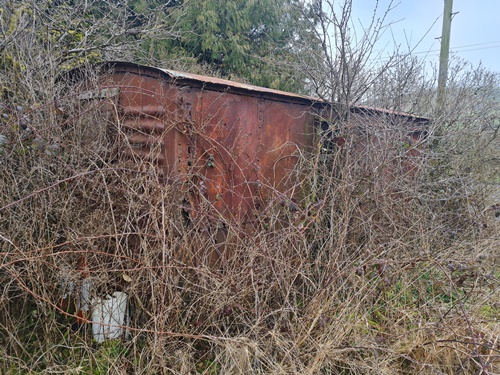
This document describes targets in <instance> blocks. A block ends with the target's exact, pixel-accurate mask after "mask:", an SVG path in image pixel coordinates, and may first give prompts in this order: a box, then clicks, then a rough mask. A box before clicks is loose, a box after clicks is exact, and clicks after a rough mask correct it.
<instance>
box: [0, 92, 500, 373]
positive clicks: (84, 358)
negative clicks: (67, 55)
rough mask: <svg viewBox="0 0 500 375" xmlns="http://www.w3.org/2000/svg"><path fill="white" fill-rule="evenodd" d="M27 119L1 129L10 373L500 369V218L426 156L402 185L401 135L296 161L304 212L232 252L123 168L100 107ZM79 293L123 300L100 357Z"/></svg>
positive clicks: (3, 284) (166, 193)
mask: <svg viewBox="0 0 500 375" xmlns="http://www.w3.org/2000/svg"><path fill="white" fill-rule="evenodd" d="M11 103H13V102H12V101H11ZM23 106H25V105H24V103H23ZM25 107H26V108H27V109H24V108H21V109H18V108H16V107H15V105H14V104H10V106H9V107H4V109H3V110H4V113H6V114H7V115H8V116H6V117H4V118H3V120H2V121H3V122H2V128H1V131H2V135H3V136H4V137H5V139H6V142H4V143H3V145H2V146H1V147H2V151H1V154H0V157H1V164H2V174H1V176H0V256H1V258H2V263H1V266H0V342H1V345H0V370H1V372H2V373H6V374H8V373H82V374H86V373H106V372H109V373H145V374H156V373H165V374H167V373H168V374H189V373H204V374H236V373H245V374H253V373H257V374H258V373H263V374H264V373H266V374H267V373H270V374H295V373H306V374H401V373H407V374H413V373H421V374H436V373H444V374H460V373H463V374H473V373H477V374H479V373H482V374H494V373H498V372H499V371H500V340H499V338H500V325H499V324H498V321H499V319H500V305H499V302H498V301H500V298H499V297H500V289H499V286H500V284H499V283H500V280H499V278H500V273H499V272H500V271H499V268H498V262H499V259H498V253H499V251H498V250H499V249H498V228H497V227H495V225H497V224H496V223H495V222H494V221H493V222H492V223H491V224H490V225H489V226H488V227H487V229H485V228H484V226H483V224H484V223H485V222H486V221H488V220H490V218H489V217H486V216H482V215H489V214H491V213H492V212H491V211H488V210H483V209H482V208H481V200H480V199H479V198H478V197H480V194H479V193H477V194H476V195H470V196H468V197H466V198H464V197H462V196H461V197H460V198H454V195H453V194H450V192H459V191H463V189H465V188H467V189H468V188H469V187H468V186H465V187H464V186H457V185H450V184H447V183H448V180H447V179H442V175H441V177H439V176H438V177H436V172H435V170H436V168H437V167H436V162H435V160H429V158H427V157H426V153H425V152H423V153H422V154H419V155H417V156H416V157H415V159H414V160H412V163H415V164H416V165H418V171H413V172H412V173H409V174H405V173H403V172H402V171H403V170H404V169H405V168H404V165H403V164H404V163H407V161H405V160H406V159H405V158H407V150H406V148H407V146H400V145H401V144H402V143H401V142H399V141H396V140H399V139H400V138H398V137H401V136H402V134H397V132H395V131H394V129H392V130H391V129H385V130H384V131H385V132H387V134H386V135H387V138H380V137H379V135H377V136H376V137H368V138H367V139H368V142H373V143H372V144H371V146H372V147H366V148H365V151H361V150H360V149H359V147H356V142H358V141H359V137H358V136H357V135H356V133H352V132H351V133H350V132H347V131H346V133H345V134H344V135H345V138H346V143H345V145H344V146H343V147H340V148H334V149H332V150H328V151H327V152H323V153H321V154H318V155H304V156H303V162H302V166H301V168H303V170H304V171H305V172H304V173H307V174H308V178H306V181H308V183H307V184H305V185H304V187H302V189H303V201H302V202H298V203H300V204H297V205H296V207H295V206H294V209H293V210H291V209H289V207H288V206H286V205H285V207H283V204H282V202H281V201H280V199H278V197H277V198H276V201H275V202H269V206H268V207H267V209H266V210H264V212H265V214H263V216H262V223H261V224H262V225H260V226H258V227H259V229H256V230H255V231H254V232H252V234H251V235H248V234H247V235H244V234H242V233H243V232H244V231H243V230H242V229H241V228H240V227H238V225H237V224H231V225H229V224H228V225H227V226H226V228H224V229H225V232H224V236H222V239H221V237H220V236H219V234H218V233H217V231H216V230H215V229H214V228H213V227H211V226H210V225H207V224H206V223H207V222H210V218H207V221H204V220H202V219H200V220H198V221H196V222H195V221H194V220H190V219H189V217H187V216H186V212H185V210H184V209H183V201H182V198H179V194H178V191H177V190H176V189H175V188H173V187H172V186H171V185H169V184H161V183H159V176H158V175H157V169H156V168H155V167H154V166H153V165H150V164H148V163H146V162H144V161H140V160H135V161H133V162H130V161H129V162H126V163H125V162H121V161H119V160H118V159H117V158H116V153H115V151H116V148H117V147H118V144H120V142H122V141H123V139H122V138H121V137H120V130H119V129H115V130H113V129H114V128H113V127H114V126H115V123H116V122H115V121H113V119H112V118H111V119H110V117H109V115H108V114H107V113H105V112H103V111H102V108H101V107H99V106H97V107H95V108H93V109H89V110H87V111H86V112H85V113H83V114H82V112H81V111H76V112H71V107H67V108H62V107H60V106H59V103H53V102H51V103H47V104H44V105H33V106H32V107H28V106H25ZM75 107H77V106H75ZM26 120H29V124H28V125H27V126H26V127H25V126H21V125H20V124H21V121H26ZM98 125H99V126H98ZM110 129H111V132H110ZM370 129H372V128H370V127H369V126H367V128H366V129H364V132H363V133H362V134H363V136H364V137H366V134H367V133H368V134H369V133H370V131H372V130H370ZM377 131H378V132H380V129H378V130H377ZM110 134H113V136H112V137H110ZM377 134H380V133H377ZM391 137H392V138H391ZM374 139H376V141H374ZM384 139H385V140H386V141H384ZM365 142H366V141H365ZM394 145H397V146H396V147H395V146H394ZM121 147H123V144H122V145H121ZM405 147H406V148H405ZM425 147H427V146H425ZM352 150H355V152H353V151H352ZM433 171H434V172H433ZM432 173H434V175H432ZM464 183H465V182H464ZM438 186H439V187H438ZM444 187H446V189H448V190H446V189H445V188H444ZM207 215H209V211H207ZM485 220H486V221H485ZM210 254H212V255H213V254H215V255H214V256H215V259H216V261H215V262H214V260H213V259H214V258H213V256H212V255H210ZM208 255H210V256H211V258H210V259H205V257H208ZM84 280H90V281H91V285H92V287H91V290H90V292H91V295H92V297H93V298H96V297H99V296H105V295H106V294H111V293H112V292H114V291H123V292H126V293H127V295H128V296H129V320H128V321H127V322H126V331H127V333H126V334H124V335H123V337H122V338H120V339H117V340H111V341H107V342H105V343H102V344H98V343H96V342H95V341H93V338H92V331H91V324H90V317H89V316H88V315H81V314H78V311H77V307H76V306H75V301H77V300H78V298H80V295H79V294H80V292H79V291H80V290H81V286H82V283H83V282H84ZM69 286H71V287H69ZM124 330H125V327H124Z"/></svg>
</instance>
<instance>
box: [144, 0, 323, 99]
mask: <svg viewBox="0 0 500 375" xmlns="http://www.w3.org/2000/svg"><path fill="white" fill-rule="evenodd" d="M177 6H178V7H181V8H182V9H183V12H182V15H181V16H180V18H179V19H178V20H177V24H178V25H179V28H180V31H181V32H180V33H179V34H178V35H179V36H178V37H177V38H175V39H172V38H166V39H164V40H158V39H156V40H149V41H147V42H146V43H145V44H144V46H145V49H144V52H145V55H144V56H142V59H144V60H148V61H151V60H153V61H156V64H158V65H161V66H167V67H170V68H178V67H179V65H180V66H182V64H183V63H184V66H186V64H187V69H190V68H191V67H192V65H193V64H198V65H201V66H203V67H204V69H205V71H207V70H209V71H211V72H215V74H217V75H219V76H222V77H225V78H230V79H243V80H245V81H247V82H249V83H252V84H256V85H260V86H266V87H271V88H276V89H282V90H288V91H296V92H304V91H305V90H306V77H304V76H303V75H302V74H301V69H300V68H298V65H297V64H298V63H299V62H301V61H303V60H304V59H305V58H306V56H307V55H309V53H308V52H306V51H308V50H309V48H310V46H311V44H314V43H317V41H315V36H314V35H315V33H314V30H313V28H314V22H312V20H311V19H310V18H308V17H307V16H305V15H307V9H306V7H305V5H303V4H302V3H301V2H299V1H297V0H279V1H275V0H274V1H273V0H192V1H184V2H183V4H178V5H177Z"/></svg>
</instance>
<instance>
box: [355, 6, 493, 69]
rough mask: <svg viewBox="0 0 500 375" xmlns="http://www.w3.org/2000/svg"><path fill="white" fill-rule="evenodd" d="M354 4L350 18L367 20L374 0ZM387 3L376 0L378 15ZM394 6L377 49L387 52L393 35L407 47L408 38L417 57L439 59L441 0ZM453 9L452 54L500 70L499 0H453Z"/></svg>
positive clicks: (364, 22)
mask: <svg viewBox="0 0 500 375" xmlns="http://www.w3.org/2000/svg"><path fill="white" fill-rule="evenodd" d="M353 4H354V5H353V14H352V16H353V20H355V21H356V20H359V21H361V22H362V23H363V24H366V23H367V22H369V20H370V18H371V16H372V14H373V9H374V5H375V4H376V0H353ZM389 4H390V0H379V10H378V12H377V13H378V16H382V15H383V13H384V12H385V10H386V9H387V7H388V6H389ZM393 6H394V9H393V10H392V11H391V12H390V13H389V14H388V16H387V19H386V22H394V24H393V25H392V26H391V30H388V31H387V32H386V33H385V35H384V37H383V40H381V41H380V42H379V47H378V48H379V49H383V48H386V50H387V52H390V50H392V45H393V44H392V40H393V37H394V39H395V41H396V42H397V43H398V44H400V45H401V46H402V47H403V48H404V49H406V50H407V40H406V39H408V42H409V43H410V48H412V49H413V51H414V52H415V53H417V55H418V56H421V57H425V58H426V59H427V60H430V61H435V62H438V56H439V48H440V41H439V39H436V38H439V37H440V36H441V29H442V22H443V18H442V14H443V8H444V0H394V1H393ZM453 12H458V13H457V14H456V15H454V17H453V21H452V25H451V40H450V47H451V51H452V54H455V55H458V56H459V57H462V58H464V59H467V60H469V61H470V62H472V63H473V64H474V65H477V64H479V62H480V61H481V62H482V63H483V65H484V66H485V67H486V68H487V69H489V70H492V71H496V72H498V73H500V0H454V1H453ZM358 24H359V22H358ZM405 34H406V36H405ZM426 34H427V35H426ZM422 38H423V40H422V41H420V40H421V39H422ZM419 42H420V43H419ZM426 52H428V53H427V54H426Z"/></svg>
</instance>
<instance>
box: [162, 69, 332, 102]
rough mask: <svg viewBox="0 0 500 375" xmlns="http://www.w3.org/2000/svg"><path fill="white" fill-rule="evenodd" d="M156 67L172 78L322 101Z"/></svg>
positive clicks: (317, 100) (316, 100)
mask: <svg viewBox="0 0 500 375" xmlns="http://www.w3.org/2000/svg"><path fill="white" fill-rule="evenodd" d="M154 69H158V70H161V71H162V72H164V73H166V74H168V75H169V76H171V77H172V78H181V79H189V80H193V81H198V82H203V83H210V84H214V85H220V86H227V87H231V88H237V89H242V90H247V91H253V92H256V93H266V94H273V95H280V96H288V97H293V98H300V99H306V100H310V101H312V102H321V101H322V100H321V99H318V98H313V97H311V96H307V95H300V94H294V93H291V92H286V91H280V90H274V89H269V88H267V87H260V86H254V85H249V84H246V83H240V82H234V81H229V80H227V79H222V78H215V77H209V76H202V75H199V74H191V73H184V72H179V71H176V70H169V69H162V68H154Z"/></svg>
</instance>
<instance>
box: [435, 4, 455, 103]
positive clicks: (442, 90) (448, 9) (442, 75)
mask: <svg viewBox="0 0 500 375" xmlns="http://www.w3.org/2000/svg"><path fill="white" fill-rule="evenodd" d="M452 13H453V0H444V12H443V32H442V34H441V53H440V55H439V77H438V96H437V106H438V108H440V109H441V108H442V107H443V105H444V97H445V94H446V80H447V78H448V60H449V56H450V33H451V17H452Z"/></svg>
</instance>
